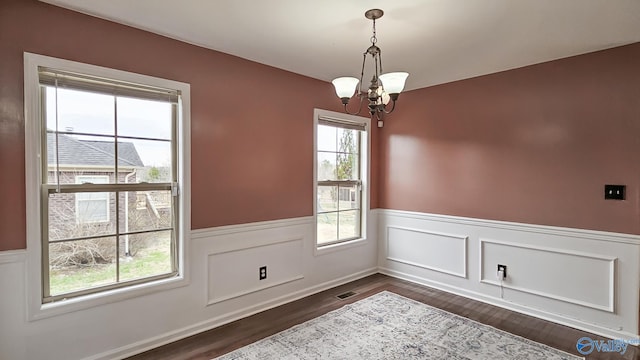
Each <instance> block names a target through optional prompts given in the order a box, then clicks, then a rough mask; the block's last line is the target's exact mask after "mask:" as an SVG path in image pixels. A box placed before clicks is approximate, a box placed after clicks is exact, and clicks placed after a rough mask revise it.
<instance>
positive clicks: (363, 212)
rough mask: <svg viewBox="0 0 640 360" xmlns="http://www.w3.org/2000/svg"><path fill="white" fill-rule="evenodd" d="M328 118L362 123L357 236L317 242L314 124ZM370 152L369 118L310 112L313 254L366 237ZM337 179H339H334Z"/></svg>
mask: <svg viewBox="0 0 640 360" xmlns="http://www.w3.org/2000/svg"><path fill="white" fill-rule="evenodd" d="M322 118H323V119H330V120H332V121H335V122H340V123H344V124H345V125H346V126H345V127H346V128H348V126H349V124H365V130H364V131H363V132H362V135H361V139H360V142H361V143H360V150H359V151H360V153H359V155H360V158H359V162H360V182H359V183H360V186H361V188H362V190H361V205H360V226H361V229H360V237H357V238H354V239H346V240H342V241H339V242H331V243H328V244H326V245H325V244H323V245H319V244H318V196H317V194H318V161H317V154H318V125H319V123H320V119H322ZM370 154H371V119H369V118H365V117H361V116H354V115H349V114H344V113H338V112H334V111H329V110H322V109H314V111H313V239H314V244H315V246H314V253H315V255H316V256H317V255H322V254H325V253H328V252H333V251H336V250H342V249H346V248H350V247H353V246H359V245H364V244H365V243H366V240H367V226H368V215H369V211H370V190H369V181H370V166H369V161H370V160H369V159H370ZM338 182H339V181H338Z"/></svg>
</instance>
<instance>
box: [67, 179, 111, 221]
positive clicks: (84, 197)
mask: <svg viewBox="0 0 640 360" xmlns="http://www.w3.org/2000/svg"><path fill="white" fill-rule="evenodd" d="M108 183H109V176H107V175H105V176H95V175H94V176H91V175H83V176H76V184H108ZM75 212H76V223H78V224H87V223H92V222H108V221H109V193H106V192H90V193H77V194H76V211H75Z"/></svg>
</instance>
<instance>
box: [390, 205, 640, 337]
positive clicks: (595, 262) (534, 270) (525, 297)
mask: <svg viewBox="0 0 640 360" xmlns="http://www.w3.org/2000/svg"><path fill="white" fill-rule="evenodd" d="M398 229H405V230H402V231H399V230H398ZM378 233H379V234H380V236H379V238H378V242H379V245H378V248H379V249H380V251H379V254H378V265H379V268H380V272H381V273H383V274H387V275H390V276H394V277H398V278H401V279H405V280H408V281H412V282H416V283H420V284H423V285H427V286H432V287H434V288H438V289H441V290H445V291H449V292H451V293H455V294H458V295H462V296H466V297H469V298H472V299H476V300H480V301H483V302H487V303H490V304H493V305H497V306H501V307H504V308H507V309H510V310H514V311H518V312H522V313H525V314H529V315H532V316H536V317H539V318H542V319H545V320H549V321H554V322H557V323H560V324H564V325H568V326H572V327H575V328H578V329H582V330H585V331H589V332H592V333H595V334H599V335H603V336H607V337H611V338H625V339H629V338H637V337H639V335H638V334H639V329H638V322H639V315H638V309H639V308H640V296H639V292H638V290H639V289H638V284H640V236H638V235H629V234H619V233H610V232H603V231H591V230H583V229H571V228H561V227H553V226H543V225H531V224H520V223H510V222H503V221H494V220H482V219H472V218H464V217H457V216H448V215H438V214H425V213H416V212H409V211H398V210H385V209H380V210H378ZM461 239H465V242H466V245H467V247H466V276H465V277H463V276H459V275H460V274H459V271H451V270H452V268H456V269H457V268H460V263H461V262H460V261H461V254H462V251H461V247H460V246H459V245H457V246H456V245H455V244H456V243H458V244H459V243H461V241H462V240H461ZM409 248H412V249H414V250H416V253H411V252H409V251H408V249H409ZM441 259H448V260H447V262H446V265H443V264H445V263H441V262H440V260H441ZM498 264H501V265H506V266H507V277H506V279H503V280H502V281H500V279H498V277H497V265H498ZM442 267H445V269H444V270H445V271H442V270H443V269H442Z"/></svg>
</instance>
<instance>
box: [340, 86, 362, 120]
mask: <svg viewBox="0 0 640 360" xmlns="http://www.w3.org/2000/svg"><path fill="white" fill-rule="evenodd" d="M358 98H360V105H359V106H358V111H357V112H355V113H352V112H349V110H348V109H347V105H348V103H347V104H344V112H346V113H347V114H349V115H360V111H362V100H363V99H364V97H363V96H362V94H361V93H360V91H358Z"/></svg>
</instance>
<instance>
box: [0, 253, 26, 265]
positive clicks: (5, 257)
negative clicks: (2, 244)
mask: <svg viewBox="0 0 640 360" xmlns="http://www.w3.org/2000/svg"><path fill="white" fill-rule="evenodd" d="M26 259H27V251H26V250H6V251H0V265H2V264H11V263H21V262H25V260H26Z"/></svg>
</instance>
